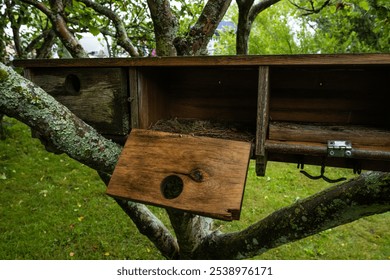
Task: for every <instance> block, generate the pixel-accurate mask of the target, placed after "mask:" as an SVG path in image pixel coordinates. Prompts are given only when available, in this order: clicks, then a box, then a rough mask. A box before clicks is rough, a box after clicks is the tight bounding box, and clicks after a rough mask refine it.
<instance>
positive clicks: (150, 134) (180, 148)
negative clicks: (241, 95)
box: [107, 129, 251, 220]
mask: <svg viewBox="0 0 390 280" xmlns="http://www.w3.org/2000/svg"><path fill="white" fill-rule="evenodd" d="M250 150H251V144H250V143H247V142H240V141H232V140H222V139H214V138H207V137H194V136H190V135H181V134H175V133H166V132H158V131H151V130H142V129H133V130H132V132H131V133H130V136H129V138H128V140H127V142H126V145H125V147H124V149H123V151H122V154H121V156H120V159H119V161H118V164H117V166H116V168H115V171H114V173H113V175H112V178H111V181H110V183H109V186H108V189H107V194H109V195H111V196H114V197H119V198H124V199H129V200H134V201H140V202H143V203H147V204H153V205H159V206H163V207H169V208H175V209H181V210H185V211H190V212H194V213H197V214H201V215H205V216H210V217H214V218H218V219H224V220H232V219H239V216H240V210H241V203H242V197H243V192H244V186H245V180H246V174H247V168H248V163H249V156H250ZM172 175H173V176H176V177H173V178H174V180H182V182H183V190H182V192H181V193H180V194H179V195H178V196H177V197H176V198H169V197H166V196H165V195H164V192H163V188H164V186H165V183H164V182H166V181H165V180H166V179H167V178H168V179H169V178H171V177H168V176H172ZM177 178H179V179H177ZM174 183H175V182H174V181H173V183H172V184H174Z"/></svg>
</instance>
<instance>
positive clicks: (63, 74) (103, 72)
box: [29, 68, 130, 135]
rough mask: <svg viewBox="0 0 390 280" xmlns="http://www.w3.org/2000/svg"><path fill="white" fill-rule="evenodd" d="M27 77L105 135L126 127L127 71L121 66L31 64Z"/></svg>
mask: <svg viewBox="0 0 390 280" xmlns="http://www.w3.org/2000/svg"><path fill="white" fill-rule="evenodd" d="M29 75H30V77H29V78H30V79H31V80H32V81H33V82H34V83H36V84H37V85H39V86H40V87H42V88H43V89H44V90H45V91H46V92H48V93H49V94H50V95H52V96H53V97H54V98H56V99H57V100H58V101H59V102H61V103H62V104H64V105H65V106H67V107H68V108H69V109H70V110H71V111H72V112H73V113H75V114H76V115H77V116H78V117H80V118H81V119H83V120H84V121H85V122H87V123H88V124H90V125H92V126H93V127H94V128H96V129H97V130H98V131H99V132H100V133H102V134H106V135H126V134H127V133H128V131H129V122H130V120H129V105H128V101H127V99H128V96H127V94H128V90H127V88H128V81H127V73H126V71H125V70H123V69H121V68H35V69H30V70H29Z"/></svg>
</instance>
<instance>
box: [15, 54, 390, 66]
mask: <svg viewBox="0 0 390 280" xmlns="http://www.w3.org/2000/svg"><path fill="white" fill-rule="evenodd" d="M13 64H14V66H16V67H133V66H135V67H145V66H153V67H156V66H157V67H167V66H211V67H214V66H251V65H252V66H260V65H265V66H267V65H269V66H272V65H279V66H286V65H291V66H292V65H297V66H299V65H300V66H305V65H313V66H316V65H317V66H318V65H324V66H327V65H328V66H334V65H368V66H369V65H389V64H390V54H334V55H324V54H320V55H313V54H311V55H266V56H262V55H259V56H258V55H253V56H251V55H245V56H195V57H194V56H186V57H154V58H153V57H148V58H101V59H99V58H94V59H42V60H30V59H28V60H16V61H14V62H13Z"/></svg>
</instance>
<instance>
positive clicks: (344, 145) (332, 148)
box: [328, 140, 352, 157]
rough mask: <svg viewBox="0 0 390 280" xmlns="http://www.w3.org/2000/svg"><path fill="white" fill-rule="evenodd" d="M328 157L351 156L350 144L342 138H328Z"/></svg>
mask: <svg viewBox="0 0 390 280" xmlns="http://www.w3.org/2000/svg"><path fill="white" fill-rule="evenodd" d="M328 156H329V157H352V144H351V142H350V141H344V140H328Z"/></svg>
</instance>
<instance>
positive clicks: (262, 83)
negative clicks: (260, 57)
mask: <svg viewBox="0 0 390 280" xmlns="http://www.w3.org/2000/svg"><path fill="white" fill-rule="evenodd" d="M269 91H270V88H269V67H268V66H260V67H259V89H258V105H257V106H258V107H257V130H256V152H255V153H256V174H257V175H258V176H264V175H265V170H266V168H267V150H266V148H265V141H266V139H267V134H268V120H269Z"/></svg>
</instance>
